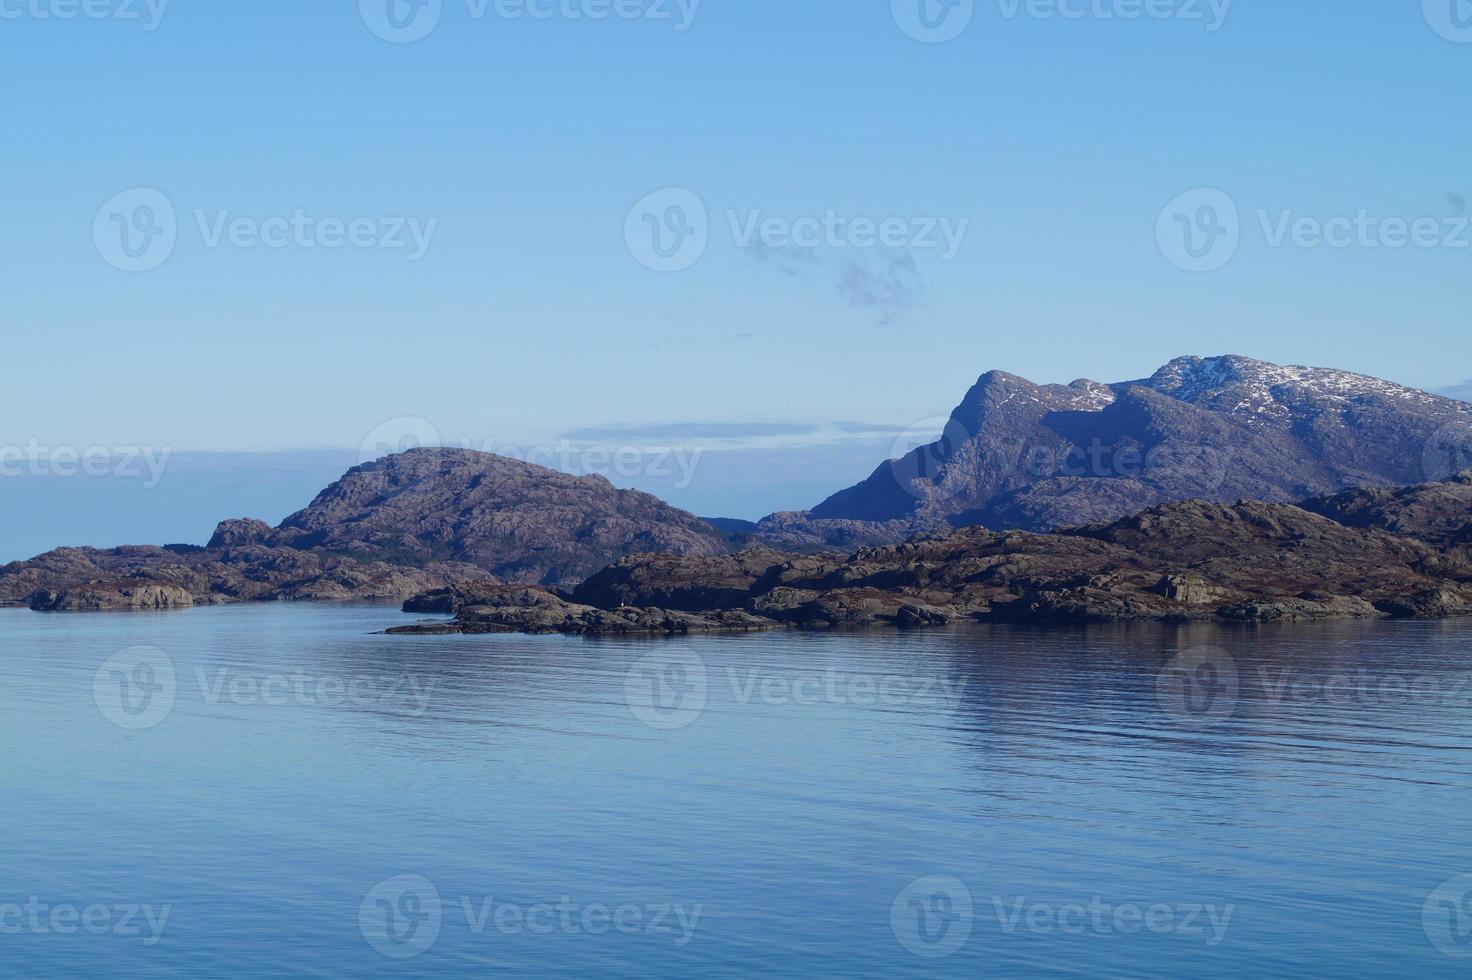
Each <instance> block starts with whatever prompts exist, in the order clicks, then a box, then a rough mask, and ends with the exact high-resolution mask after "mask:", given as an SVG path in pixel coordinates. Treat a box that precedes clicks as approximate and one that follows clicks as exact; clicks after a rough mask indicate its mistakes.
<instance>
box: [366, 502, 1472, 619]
mask: <svg viewBox="0 0 1472 980" xmlns="http://www.w3.org/2000/svg"><path fill="white" fill-rule="evenodd" d="M1469 529H1472V473H1467V474H1463V475H1461V476H1459V477H1456V478H1453V479H1452V480H1451V481H1448V482H1445V483H1439V484H1429V485H1422V486H1416V487H1410V488H1406V489H1404V490H1398V491H1375V492H1366V491H1358V490H1355V491H1348V492H1346V493H1344V494H1341V495H1337V496H1334V497H1327V498H1315V499H1313V500H1308V501H1304V502H1303V503H1302V505H1300V506H1295V505H1292V504H1275V503H1264V502H1261V501H1240V502H1238V503H1235V504H1215V503H1208V502H1205V501H1185V502H1180V503H1170V504H1162V505H1160V506H1157V507H1152V508H1150V509H1149V510H1146V511H1144V512H1142V513H1140V514H1137V515H1135V516H1133V517H1127V518H1124V519H1123V520H1119V521H1113V522H1109V523H1102V524H1092V525H1088V526H1085V527H1079V528H1071V529H1067V530H1064V531H1060V532H1056V533H1052V534H1037V533H1033V532H1027V531H1016V530H1013V531H994V530H990V529H987V528H980V527H973V528H963V529H960V530H954V531H948V532H945V533H934V534H926V535H919V536H917V537H915V538H913V539H912V540H910V541H908V542H906V543H905V544H902V545H891V546H886V547H876V548H864V549H860V550H858V551H855V552H853V553H851V554H848V555H834V554H820V555H814V554H783V553H780V552H773V551H763V550H751V551H747V552H743V553H742V554H740V555H735V556H733V555H723V556H717V557H706V558H699V557H685V558H673V557H667V556H659V555H642V556H635V557H631V558H626V559H624V560H622V561H620V562H619V563H618V564H616V565H613V566H610V567H609V568H606V569H604V570H603V571H601V572H599V573H597V574H596V575H593V576H591V577H590V578H588V579H587V580H585V581H584V582H583V583H582V584H581V585H579V586H578V587H577V588H576V589H575V590H574V591H573V592H572V593H570V594H568V593H556V594H554V593H552V592H548V591H545V590H537V589H525V588H510V587H506V586H498V585H494V584H484V583H469V584H465V585H461V586H458V587H456V588H451V589H446V590H441V591H438V592H435V593H431V594H429V595H425V596H421V597H418V598H416V599H414V600H411V601H410V602H409V603H407V604H406V605H405V610H406V611H408V612H451V613H454V614H455V619H454V620H453V621H448V622H447V621H444V620H440V621H435V622H430V623H417V624H413V625H408V626H401V627H397V628H395V629H392V630H390V631H389V632H391V633H456V632H459V633H498V632H517V631H522V632H536V633H540V632H561V633H575V634H674V633H694V632H717V631H750V630H762V629H778V628H790V627H798V628H809V629H814V628H816V629H828V628H833V627H848V626H873V625H897V626H908V627H914V626H932V625H942V624H946V623H952V622H968V621H977V622H985V621H997V622H1045V623H1056V622H1071V623H1084V622H1125V621H1142V620H1155V621H1166V622H1231V623H1248V622H1253V623H1257V622H1274V621H1291V620H1313V619H1335V618H1364V619H1370V618H1380V617H1392V616H1395V617H1413V616H1422V617H1435V616H1456V615H1466V614H1467V613H1469V612H1472V549H1469V548H1468V547H1467V545H1466V544H1465V542H1466V541H1467V540H1469V538H1472V535H1469V533H1468V532H1469Z"/></svg>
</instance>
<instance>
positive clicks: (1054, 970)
mask: <svg viewBox="0 0 1472 980" xmlns="http://www.w3.org/2000/svg"><path fill="white" fill-rule="evenodd" d="M403 619H404V617H402V616H401V615H400V614H399V613H397V612H396V611H395V610H393V609H387V608H382V607H378V608H373V607H344V606H308V605H296V606H251V607H231V608H219V609H199V610H192V611H187V612H182V613H172V614H157V615H155V614H140V615H133V614H99V615H65V616H54V615H53V616H46V615H38V614H34V613H30V612H26V611H23V610H3V611H0V647H3V650H0V653H3V656H4V662H5V664H6V665H7V667H8V670H7V673H6V683H5V684H4V687H3V689H0V746H3V749H4V760H5V761H4V766H3V769H0V799H3V804H0V812H3V821H0V974H4V975H7V976H45V975H63V974H68V975H96V976H105V975H112V976H138V977H174V976H211V975H239V974H249V975H253V976H303V975H306V976H311V975H320V976H339V975H344V974H347V975H364V974H368V973H370V972H372V973H381V974H386V975H404V976H487V975H498V974H519V973H526V974H533V973H535V974H537V975H549V974H550V975H570V974H589V973H596V974H601V975H660V976H687V975H733V974H743V973H763V974H775V975H782V976H793V977H798V976H803V977H807V976H816V975H826V976H840V975H842V976H876V977H877V976H886V977H887V976H900V975H950V976H978V975H990V976H1031V975H1038V974H1060V975H1063V974H1070V975H1080V976H1091V977H1110V976H1121V977H1123V976H1155V977H1179V976H1240V977H1260V976H1264V975H1281V976H1309V975H1338V976H1395V975H1404V976H1411V975H1418V976H1465V975H1466V973H1467V970H1468V968H1469V966H1472V960H1468V959H1458V958H1456V957H1457V955H1458V954H1472V936H1469V935H1465V933H1472V900H1469V898H1468V895H1469V894H1472V878H1467V879H1460V880H1459V879H1458V876H1460V875H1469V874H1472V751H1469V748H1472V685H1468V684H1467V678H1468V677H1469V676H1472V646H1469V643H1468V638H1469V636H1472V624H1468V623H1466V622H1459V623H1392V624H1365V625H1334V626H1329V627H1307V628H1293V629H1286V628H1285V629H1272V630H1257V631H1240V632H1219V631H1212V630H1206V629H1199V630H1187V631H1183V630H1167V629H1153V628H1152V629H1136V630H1090V631H1073V632H1047V633H1041V632H1031V631H1023V630H1014V629H1001V628H997V629H968V630H957V631H947V632H925V633H890V632H882V631H881V632H871V633H864V634H835V635H807V634H783V635H770V636H749V637H729V638H727V637H719V638H698V639H690V640H675V641H669V642H657V643H656V642H644V643H634V642H613V641H607V642H605V641H584V640H574V639H567V638H561V637H553V638H522V637H415V638H408V637H383V636H374V635H371V632H372V631H373V630H375V629H380V628H382V627H384V626H387V625H393V624H396V623H398V622H401V621H403ZM1163 668H1164V671H1163ZM171 674H172V676H170V675H171Z"/></svg>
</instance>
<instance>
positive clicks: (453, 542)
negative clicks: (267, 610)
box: [270, 449, 730, 585]
mask: <svg viewBox="0 0 1472 980" xmlns="http://www.w3.org/2000/svg"><path fill="white" fill-rule="evenodd" d="M270 543H273V544H276V545H281V546H287V547H292V548H305V549H310V550H312V551H324V552H329V553H334V554H344V555H350V556H353V557H356V558H371V559H377V560H381V561H391V562H394V563H395V564H401V565H415V566H418V565H423V564H426V563H428V562H432V561H454V562H462V563H465V564H469V565H474V566H475V567H477V568H480V569H483V570H484V571H485V572H488V573H490V574H491V575H494V576H495V577H496V578H498V579H501V580H503V581H506V582H514V583H518V584H543V585H572V584H575V583H577V582H579V581H581V580H582V579H584V578H586V577H587V576H588V575H591V574H592V573H593V572H596V571H597V570H598V569H600V568H602V567H604V566H605V565H607V564H609V563H610V562H612V561H616V560H617V559H619V558H621V557H623V556H624V555H630V554H643V553H650V552H659V553H662V554H675V555H702V556H709V555H719V554H723V553H725V552H726V551H729V550H730V545H729V543H728V542H727V539H726V536H725V535H724V534H723V533H721V532H720V531H717V530H716V529H715V528H713V527H711V526H710V525H709V524H707V523H705V522H704V521H702V520H701V519H700V518H698V517H695V516H694V515H693V514H689V513H686V512H685V511H682V510H679V509H678V508H675V507H671V506H670V505H669V504H666V503H664V502H663V501H661V500H659V499H658V498H656V497H652V496H650V495H649V494H647V493H638V492H636V491H632V490H617V489H615V488H614V486H613V484H611V483H609V482H608V481H607V480H606V479H604V478H603V477H601V476H583V477H579V476H569V475H568V474H566V473H561V472H559V471H557V470H551V469H547V468H545V467H541V466H535V465H532V464H529V463H522V462H519V461H516V460H512V459H506V458H504V457H501V456H495V455H492V454H490V453H480V452H473V451H471V450H457V449H415V450H411V451H409V452H406V453H399V454H397V455H394V456H388V457H385V458H384V459H381V460H378V461H377V462H374V463H368V464H366V465H364V466H359V467H357V468H355V469H352V470H350V471H348V473H347V475H346V476H344V477H343V478H342V479H341V480H338V481H337V482H336V483H334V484H333V485H332V486H330V487H328V488H327V489H326V490H323V491H322V492H321V493H320V494H318V495H317V499H316V500H314V501H312V503H311V505H310V506H309V507H307V508H306V509H305V510H302V511H300V512H298V513H296V514H293V515H291V516H290V517H288V518H287V519H286V520H285V521H283V522H282V524H281V527H280V528H279V529H278V530H277V531H276V533H275V534H274V535H273V536H272V537H271V538H270Z"/></svg>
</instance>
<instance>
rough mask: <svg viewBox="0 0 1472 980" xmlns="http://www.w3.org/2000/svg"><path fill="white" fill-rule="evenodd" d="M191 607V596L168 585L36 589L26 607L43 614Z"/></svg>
mask: <svg viewBox="0 0 1472 980" xmlns="http://www.w3.org/2000/svg"><path fill="white" fill-rule="evenodd" d="M192 605H194V595H193V594H192V593H191V592H189V591H188V590H187V589H181V588H178V587H177V586H172V585H147V584H144V583H138V584H136V585H127V584H119V585H115V586H102V587H94V586H80V587H78V588H75V589H67V590H65V591H62V592H52V591H50V590H49V589H41V590H38V591H37V592H36V593H35V594H33V595H32V596H31V597H30V606H31V608H32V609H36V610H39V611H43V612H62V611H79V610H102V609H181V608H184V607H186V606H192Z"/></svg>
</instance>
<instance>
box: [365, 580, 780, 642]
mask: <svg viewBox="0 0 1472 980" xmlns="http://www.w3.org/2000/svg"><path fill="white" fill-rule="evenodd" d="M426 605H427V606H428V607H429V608H431V609H433V610H434V611H441V610H443V611H450V612H454V613H455V619H454V620H453V621H440V622H428V623H415V624H413V625H409V626H399V627H395V628H393V629H390V630H387V631H386V632H388V633H397V634H406V633H407V634H439V633H472V634H474V633H566V634H571V635H584V634H586V635H599V636H659V635H663V636H670V635H676V634H689V633H729V632H754V631H758V630H769V629H777V628H779V627H780V626H781V625H782V624H781V623H778V622H775V621H773V620H770V619H764V618H762V617H760V616H755V615H752V614H750V613H747V612H743V611H740V610H720V611H715V612H709V613H698V614H697V613H690V612H682V611H677V610H676V611H672V610H668V609H659V608H654V607H639V608H636V607H632V606H620V607H618V608H614V609H599V608H597V607H595V606H588V605H583V604H580V603H576V602H571V601H569V600H567V599H566V598H564V597H562V596H559V595H557V594H556V593H554V592H552V591H550V590H547V589H541V588H526V587H519V586H493V585H486V584H479V585H474V586H467V587H461V588H455V589H448V590H441V591H439V592H436V593H435V594H434V598H433V599H432V600H428V601H427V603H426V602H420V601H418V600H415V601H413V602H411V603H406V604H405V609H412V610H417V611H424V610H425V609H426Z"/></svg>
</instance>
